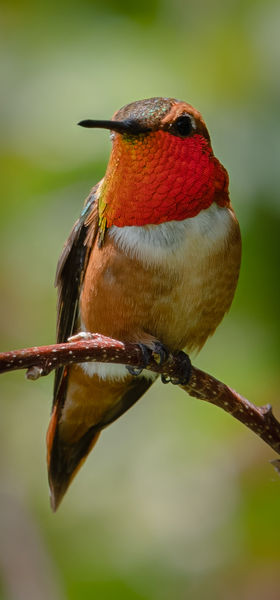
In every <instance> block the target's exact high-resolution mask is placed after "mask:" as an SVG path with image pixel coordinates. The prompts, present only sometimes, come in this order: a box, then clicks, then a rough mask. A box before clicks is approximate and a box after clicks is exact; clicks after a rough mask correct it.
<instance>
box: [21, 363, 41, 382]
mask: <svg viewBox="0 0 280 600" xmlns="http://www.w3.org/2000/svg"><path fill="white" fill-rule="evenodd" d="M42 374H43V368H42V367H37V366H36V365H34V366H33V367H30V369H28V370H27V371H26V374H25V377H26V379H30V380H31V381H35V380H36V379H39V377H41V375H42Z"/></svg>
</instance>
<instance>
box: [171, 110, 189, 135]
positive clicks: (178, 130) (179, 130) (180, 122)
mask: <svg viewBox="0 0 280 600" xmlns="http://www.w3.org/2000/svg"><path fill="white" fill-rule="evenodd" d="M193 129H194V125H193V120H192V118H191V116H190V115H181V116H180V117H178V119H176V121H174V123H173V125H172V133H174V134H175V135H179V136H180V137H188V136H189V135H191V133H192V132H193Z"/></svg>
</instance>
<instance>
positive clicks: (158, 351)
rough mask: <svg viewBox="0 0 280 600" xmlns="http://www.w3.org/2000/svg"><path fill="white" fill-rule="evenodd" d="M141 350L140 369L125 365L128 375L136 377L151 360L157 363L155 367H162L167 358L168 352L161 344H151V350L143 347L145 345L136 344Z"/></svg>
mask: <svg viewBox="0 0 280 600" xmlns="http://www.w3.org/2000/svg"><path fill="white" fill-rule="evenodd" d="M138 346H140V348H141V350H142V365H141V367H137V368H135V367H131V366H129V365H126V368H127V370H128V372H129V373H130V375H134V376H135V377H137V376H138V375H141V373H142V371H143V369H145V368H146V367H147V365H148V364H149V362H150V360H151V359H154V361H155V362H156V363H157V365H159V366H160V365H162V364H163V363H164V362H165V361H166V360H167V358H168V356H169V352H168V350H167V348H166V347H165V346H164V345H163V344H161V342H153V345H152V348H150V347H148V346H145V344H138Z"/></svg>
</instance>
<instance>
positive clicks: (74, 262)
mask: <svg viewBox="0 0 280 600" xmlns="http://www.w3.org/2000/svg"><path fill="white" fill-rule="evenodd" d="M96 205H97V186H95V187H94V188H93V189H92V191H91V193H90V195H89V197H88V198H87V200H86V202H85V206H84V209H83V211H82V213H81V216H80V218H79V219H78V220H77V221H76V223H75V224H74V227H73V229H72V231H71V233H70V235H69V237H68V239H67V240H66V242H65V244H64V247H63V250H62V253H61V256H60V259H59V261H58V265H57V270H56V277H55V286H56V287H57V288H58V302H57V326H56V330H57V343H58V344H59V343H61V342H66V341H67V339H68V338H69V337H70V336H71V335H72V333H73V332H74V331H75V327H76V323H77V319H78V309H79V297H80V290H81V287H82V284H83V280H84V275H85V271H86V268H87V264H88V259H89V254H90V249H91V247H92V244H93V242H94V238H95V237H96V235H97V231H98V219H97V206H96ZM95 213H96V218H91V215H94V216H95ZM89 217H90V218H89ZM89 232H90V235H89ZM66 379H67V367H60V368H58V369H56V372H55V380H54V398H53V404H54V405H55V404H56V401H57V397H58V394H59V392H61V384H62V381H64V386H63V388H64V389H65V390H66V386H65V383H66Z"/></svg>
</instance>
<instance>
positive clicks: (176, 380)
mask: <svg viewBox="0 0 280 600" xmlns="http://www.w3.org/2000/svg"><path fill="white" fill-rule="evenodd" d="M174 356H175V358H177V359H179V360H178V363H179V365H178V367H177V369H176V377H172V376H170V375H161V381H162V383H173V385H187V384H188V383H189V380H190V376H191V372H192V363H191V361H190V357H189V356H188V354H186V353H185V352H183V350H180V351H179V352H177V353H176V354H175V355H174Z"/></svg>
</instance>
